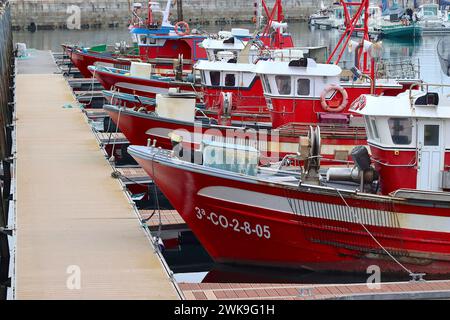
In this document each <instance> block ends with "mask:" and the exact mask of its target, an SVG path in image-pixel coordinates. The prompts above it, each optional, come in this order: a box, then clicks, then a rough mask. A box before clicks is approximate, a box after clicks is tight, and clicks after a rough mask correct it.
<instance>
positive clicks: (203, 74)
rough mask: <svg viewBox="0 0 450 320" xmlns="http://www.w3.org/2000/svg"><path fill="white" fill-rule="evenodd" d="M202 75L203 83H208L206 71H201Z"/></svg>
mask: <svg viewBox="0 0 450 320" xmlns="http://www.w3.org/2000/svg"><path fill="white" fill-rule="evenodd" d="M200 77H201V78H202V84H203V85H206V77H205V71H200Z"/></svg>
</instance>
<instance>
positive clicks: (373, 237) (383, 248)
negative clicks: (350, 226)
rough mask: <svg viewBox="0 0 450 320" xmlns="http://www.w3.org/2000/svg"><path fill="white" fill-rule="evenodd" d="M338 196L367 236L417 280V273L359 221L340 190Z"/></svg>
mask: <svg viewBox="0 0 450 320" xmlns="http://www.w3.org/2000/svg"><path fill="white" fill-rule="evenodd" d="M335 190H336V192H337V194H338V195H339V197H340V198H341V199H342V201H343V202H344V204H345V206H346V207H347V208H349V209H350V211H351V212H352V214H353V217H354V218H355V219H356V220H357V221H358V223H359V224H360V225H361V226H362V227H363V229H364V230H365V231H366V232H367V234H368V235H369V236H370V237H371V238H372V239H373V241H375V243H376V244H377V245H378V246H379V247H380V248H381V249H382V250H383V251H384V252H385V253H386V254H387V255H388V256H389V257H390V258H391V259H392V260H393V261H394V262H395V263H397V264H398V265H399V266H400V267H401V268H402V269H403V270H404V271H406V272H407V273H408V275H409V276H411V277H412V278H416V277H417V276H418V274H417V273H414V272H412V271H411V270H410V269H408V268H407V267H406V266H405V265H403V264H402V263H401V262H400V261H398V260H397V259H396V258H395V257H394V256H393V255H392V254H391V253H390V252H389V250H387V249H386V248H385V247H384V246H383V245H382V244H381V243H380V241H378V239H377V238H376V237H375V236H374V235H373V233H372V232H370V230H369V229H368V228H367V227H366V225H365V224H364V223H363V222H362V221H361V219H359V217H358V215H357V214H356V213H355V210H354V208H353V207H351V206H350V205H349V204H348V203H347V201H346V200H345V198H344V196H343V195H342V193H341V192H340V191H339V189H337V188H335Z"/></svg>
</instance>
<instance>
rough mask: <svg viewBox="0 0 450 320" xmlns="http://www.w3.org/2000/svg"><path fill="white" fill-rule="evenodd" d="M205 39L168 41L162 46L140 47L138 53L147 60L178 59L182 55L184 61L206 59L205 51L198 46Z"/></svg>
mask: <svg viewBox="0 0 450 320" xmlns="http://www.w3.org/2000/svg"><path fill="white" fill-rule="evenodd" d="M205 39H206V38H205V37H204V36H198V37H195V36H187V37H181V38H177V39H168V40H166V41H165V43H164V45H163V46H140V47H139V53H140V55H141V57H145V58H148V59H156V58H166V59H178V56H179V55H183V59H185V60H193V61H197V60H201V59H207V55H206V50H205V49H203V48H200V47H199V46H198V45H199V44H200V43H202V41H203V40H205Z"/></svg>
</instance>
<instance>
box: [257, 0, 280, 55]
mask: <svg viewBox="0 0 450 320" xmlns="http://www.w3.org/2000/svg"><path fill="white" fill-rule="evenodd" d="M261 4H262V6H263V9H264V11H265V13H266V15H267V25H266V27H265V28H264V32H263V35H265V36H271V37H273V45H272V46H273V47H274V48H277V49H281V48H283V23H282V22H283V20H284V13H283V4H282V1H281V0H276V1H275V4H274V6H273V9H272V11H269V9H268V8H267V4H266V1H265V0H261ZM272 27H273V28H274V29H275V32H274V33H272V34H271V33H270V28H272Z"/></svg>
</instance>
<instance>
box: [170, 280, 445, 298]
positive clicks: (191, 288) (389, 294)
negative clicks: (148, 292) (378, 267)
mask: <svg viewBox="0 0 450 320" xmlns="http://www.w3.org/2000/svg"><path fill="white" fill-rule="evenodd" d="M179 286H180V289H181V290H182V291H183V293H184V295H185V297H186V299H187V300H249V299H251V300H278V299H282V300H330V299H331V300H395V299H399V300H400V299H449V298H450V281H426V282H395V283H383V284H381V285H380V287H379V288H373V287H372V288H370V287H369V286H368V285H367V284H330V285H328V284H326V285H317V284H311V285H307V284H297V285H296V284H243V283H237V284H229V283H180V284H179Z"/></svg>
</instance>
